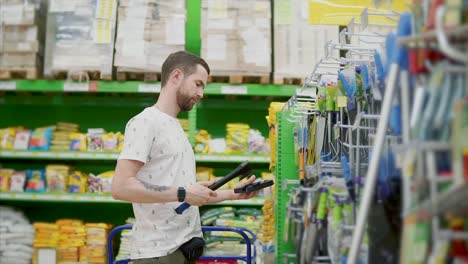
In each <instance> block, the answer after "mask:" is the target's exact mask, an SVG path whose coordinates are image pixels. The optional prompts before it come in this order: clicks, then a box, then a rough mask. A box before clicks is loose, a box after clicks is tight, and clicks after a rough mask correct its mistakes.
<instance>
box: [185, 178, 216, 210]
mask: <svg viewBox="0 0 468 264" xmlns="http://www.w3.org/2000/svg"><path fill="white" fill-rule="evenodd" d="M214 182H215V181H214V180H212V181H204V182H197V183H195V184H192V185H189V186H187V187H186V188H185V192H186V196H185V202H187V203H189V204H190V205H194V206H202V205H205V204H206V203H207V201H208V200H209V199H210V198H212V197H216V196H217V193H216V192H215V191H212V190H210V189H209V188H208V186H210V185H212V184H213V183H214Z"/></svg>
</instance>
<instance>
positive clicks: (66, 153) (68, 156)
mask: <svg viewBox="0 0 468 264" xmlns="http://www.w3.org/2000/svg"><path fill="white" fill-rule="evenodd" d="M57 154H58V153H57ZM73 154H74V153H71V152H63V153H60V155H59V156H60V157H61V158H72V157H73Z"/></svg>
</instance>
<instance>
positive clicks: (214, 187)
mask: <svg viewBox="0 0 468 264" xmlns="http://www.w3.org/2000/svg"><path fill="white" fill-rule="evenodd" d="M248 165H249V162H248V161H244V162H242V163H241V164H240V165H239V166H237V168H235V169H234V170H233V171H231V172H230V173H229V174H228V175H226V176H224V177H223V178H221V179H220V180H219V181H217V182H215V183H213V184H212V185H210V186H208V188H209V189H210V190H212V191H215V190H217V189H218V188H219V187H221V186H223V185H224V184H226V183H228V182H229V181H231V180H232V179H234V178H235V177H237V176H239V174H241V173H242V172H243V170H244V169H246V167H247V166H248ZM189 207H190V204H189V203H183V204H181V205H179V206H178V207H177V208H176V209H175V212H176V213H177V214H182V213H183V212H184V211H185V210H187V208H189Z"/></svg>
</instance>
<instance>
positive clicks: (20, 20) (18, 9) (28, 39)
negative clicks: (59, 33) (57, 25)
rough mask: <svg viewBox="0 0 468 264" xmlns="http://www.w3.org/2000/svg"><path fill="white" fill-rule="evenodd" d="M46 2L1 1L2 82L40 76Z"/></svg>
mask: <svg viewBox="0 0 468 264" xmlns="http://www.w3.org/2000/svg"><path fill="white" fill-rule="evenodd" d="M45 2H46V1H42V0H34V1H27V0H1V1H0V3H1V4H0V79H13V78H18V79H36V78H38V77H40V73H41V65H42V58H43V54H44V49H43V36H44V34H43V32H44V26H45V19H44V17H45V16H44V12H45Z"/></svg>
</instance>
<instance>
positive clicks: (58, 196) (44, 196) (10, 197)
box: [0, 192, 265, 206]
mask: <svg viewBox="0 0 468 264" xmlns="http://www.w3.org/2000/svg"><path fill="white" fill-rule="evenodd" d="M0 201H24V202H84V203H88V202H91V203H127V202H124V201H120V200H114V199H113V198H112V196H111V195H110V194H94V193H89V194H81V193H27V192H0ZM264 202H265V198H264V197H254V198H252V199H248V200H237V201H224V202H221V203H218V204H214V205H213V206H218V205H222V206H261V205H263V203H264Z"/></svg>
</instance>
